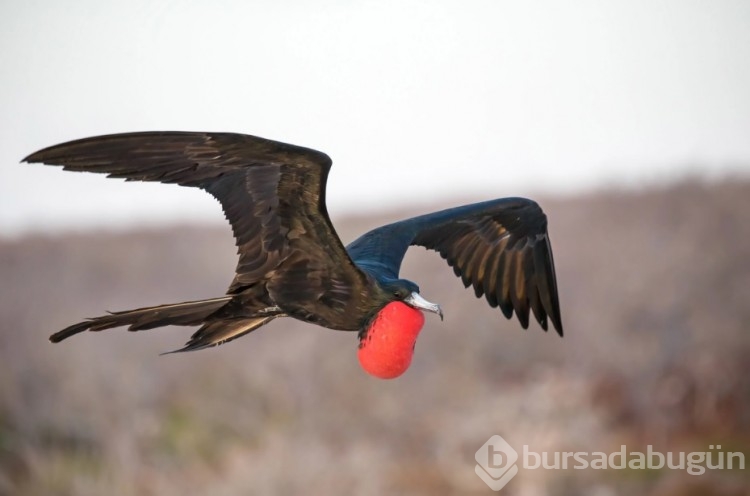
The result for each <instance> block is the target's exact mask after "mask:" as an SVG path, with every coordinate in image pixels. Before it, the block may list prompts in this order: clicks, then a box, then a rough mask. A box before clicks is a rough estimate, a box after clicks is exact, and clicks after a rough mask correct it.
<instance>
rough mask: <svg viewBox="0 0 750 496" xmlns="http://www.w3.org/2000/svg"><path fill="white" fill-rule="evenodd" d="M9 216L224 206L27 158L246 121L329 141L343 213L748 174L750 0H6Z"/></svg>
mask: <svg viewBox="0 0 750 496" xmlns="http://www.w3.org/2000/svg"><path fill="white" fill-rule="evenodd" d="M0 67H1V68H2V75H1V76H0V131H1V133H2V134H1V135H0V136H2V138H0V139H2V142H1V144H2V146H1V147H0V236H9V235H10V236H17V235H19V234H22V233H27V232H39V231H45V232H49V231H56V232H57V231H60V230H65V229H90V228H96V227H107V228H111V229H121V228H127V227H131V226H135V225H142V224H148V225H153V224H154V223H165V222H170V221H175V220H179V221H183V222H186V221H190V220H198V221H202V222H206V221H209V220H215V221H216V222H221V221H222V215H221V212H220V209H219V206H218V204H217V203H216V202H215V201H214V200H213V199H211V198H210V197H209V196H208V195H207V194H205V193H203V192H200V191H196V190H190V189H188V188H180V187H177V186H164V185H153V184H149V185H142V184H137V183H127V184H126V183H124V182H122V181H119V180H111V179H105V178H104V176H98V175H93V174H80V173H71V172H64V171H61V170H59V169H56V168H54V167H48V166H42V165H38V164H35V165H29V164H19V161H20V159H21V158H23V157H24V156H26V155H28V154H29V153H31V152H33V151H35V150H37V149H39V148H42V147H45V146H49V145H52V144H56V143H59V142H62V141H67V140H71V139H77V138H82V137H86V136H92V135H97V134H107V133H113V132H126V131H144V130H194V131H234V132H241V133H247V134H254V135H258V136H263V137H266V138H271V139H275V140H279V141H286V142H289V143H294V144H299V145H303V146H307V147H311V148H315V149H319V150H321V151H324V152H326V153H328V154H329V155H330V156H331V157H332V159H333V161H334V166H333V169H332V171H331V175H330V178H329V187H328V203H329V211H330V212H331V215H332V216H333V217H334V218H335V217H337V216H338V217H340V216H343V215H345V214H347V213H349V212H362V211H366V210H371V209H375V208H383V209H385V210H389V211H392V210H393V209H394V208H398V207H399V206H400V205H404V204H415V203H434V202H435V199H436V198H438V197H445V198H457V199H458V198H460V199H467V198H475V199H477V200H480V199H488V198H495V197H500V196H533V195H535V194H539V193H556V194H571V193H575V192H579V191H585V190H589V189H592V188H596V187H602V186H608V185H614V184H627V185H629V186H633V185H638V184H648V183H653V182H655V181H659V182H661V181H663V180H668V179H670V178H675V177H680V176H684V175H686V174H693V175H695V174H697V175H700V176H706V177H722V176H726V175H728V174H742V175H744V176H750V2H748V1H747V0H737V1H721V0H710V1H709V0H702V1H692V0H669V1H653V0H649V1H632V0H627V1H621V0H614V1H606V2H601V1H594V0H592V1H566V2H559V1H536V2H534V1H530V2H509V1H500V0H491V1H489V0H488V1H455V2H448V1H439V0H434V1H419V2H417V1H405V0H400V1H355V0H323V1H316V2H304V1H301V0H299V1H286V2H281V1H239V0H238V1H230V0H219V1H208V0H206V1H202V2H201V1H178V0H156V1H146V0H130V1H126V2H102V1H98V0H97V1H94V0H79V1H76V2H53V1H41V0H40V1H28V0H27V1H22V0H15V1H14V0H11V1H4V2H2V3H0Z"/></svg>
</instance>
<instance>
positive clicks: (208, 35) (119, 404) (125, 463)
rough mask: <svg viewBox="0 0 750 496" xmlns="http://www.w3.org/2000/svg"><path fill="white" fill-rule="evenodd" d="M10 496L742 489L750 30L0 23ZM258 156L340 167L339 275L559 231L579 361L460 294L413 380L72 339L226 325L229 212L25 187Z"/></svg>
mask: <svg viewBox="0 0 750 496" xmlns="http://www.w3.org/2000/svg"><path fill="white" fill-rule="evenodd" d="M0 28H1V29H0V66H1V67H3V75H2V77H0V108H1V109H2V112H0V131H2V132H1V133H0V142H1V144H2V146H0V494H28V495H37V494H75V495H79V494H80V495H99V494H112V495H136V494H137V495H142V494H145V495H149V494H153V495H157V494H158V495H167V496H169V495H181V494H203V493H206V492H209V491H210V492H211V494H219V495H223V494H226V495H230V494H299V493H301V492H305V493H307V494H324V495H329V494H373V495H377V494H425V495H428V494H429V495H434V494H492V491H491V490H490V489H489V488H488V487H487V486H485V485H484V483H483V482H482V481H481V480H480V479H479V478H478V477H477V476H476V475H475V474H474V465H475V463H476V462H475V460H474V453H475V452H476V450H477V449H478V448H479V447H480V446H482V445H483V444H484V442H485V441H486V440H487V439H488V438H489V437H490V436H492V435H494V434H500V435H502V436H503V437H504V438H505V439H506V440H507V441H508V442H509V443H510V444H511V445H512V446H514V447H515V448H516V449H517V450H519V451H520V449H521V447H522V446H523V445H528V446H529V449H530V450H532V451H537V452H545V451H547V452H553V451H589V452H593V451H603V452H607V453H609V452H613V451H619V449H620V445H622V444H625V445H626V446H627V447H628V450H630V451H645V449H646V446H647V445H652V446H653V447H654V449H655V450H661V451H663V452H666V451H673V452H679V451H685V452H689V451H708V450H709V445H721V446H722V447H723V449H724V450H726V451H738V452H743V453H745V455H746V458H747V457H748V456H750V362H748V360H747V356H748V353H749V352H750V337H749V336H748V332H747V330H748V327H750V307H749V306H748V302H750V222H749V220H750V219H749V217H750V214H748V212H750V139H748V137H750V92H748V90H747V88H750V5H748V4H747V2H744V1H722V0H720V1H715V2H699V1H678V0H672V1H662V2H645V1H628V2H625V1H619V0H618V1H613V2H607V3H603V2H584V1H574V2H565V3H559V2H551V1H550V2H547V1H541V2H533V3H531V2H525V3H518V4H511V3H509V2H499V1H484V2H483V1H475V2H470V3H466V2H461V3H459V2H448V1H434V2H410V1H407V2H403V1H402V2H365V1H361V2H360V1H357V2H348V1H347V2H345V1H342V0H327V1H326V0H324V1H320V2H315V4H312V3H310V2H294V1H292V2H286V3H284V4H280V3H278V2H271V1H249V2H239V1H229V0H226V1H217V2H211V3H209V2H199V1H191V2H175V1H167V0H158V1H153V2H146V1H143V0H135V1H130V2H111V3H102V2H94V1H89V0H84V1H80V2H76V3H75V4H74V5H64V4H59V3H54V2H46V1H36V2H13V1H10V2H3V3H2V4H0ZM136 130H211V131H235V132H242V133H248V134H254V135H259V136H263V137H267V138H271V139H276V140H280V141H286V142H290V143H295V144H300V145H304V146H308V147H312V148H316V149H319V150H322V151H325V152H326V153H328V154H329V155H330V156H331V157H332V158H333V160H334V168H333V170H332V173H331V176H330V179H329V188H328V202H329V211H330V213H331V216H332V218H333V221H334V224H335V225H336V226H337V228H338V229H339V232H340V234H341V237H342V238H343V239H344V241H345V242H349V241H351V240H353V239H354V238H355V237H356V236H358V235H359V234H361V233H362V232H364V231H366V230H367V229H370V228H372V227H375V226H377V225H380V224H382V223H385V222H388V221H393V220H397V219H399V218H403V217H407V216H410V215H413V214H418V213H423V212H425V211H429V210H431V209H437V208H443V207H447V206H452V205H455V204H459V203H464V202H470V201H479V200H482V199H488V198H495V197H500V196H528V197H532V198H534V199H536V200H537V201H539V203H540V204H541V205H542V207H543V208H544V209H545V211H546V212H547V215H548V218H549V222H550V227H549V228H550V234H551V239H552V243H553V248H554V250H555V262H556V265H557V271H558V281H559V285H560V292H561V295H560V296H561V303H562V312H563V320H564V323H565V329H566V336H565V338H564V339H560V338H558V337H557V336H555V335H554V334H546V333H544V332H543V331H542V330H541V329H540V328H539V327H538V326H536V325H535V324H532V325H531V326H530V328H529V330H528V331H523V330H522V329H521V328H520V325H519V324H518V323H517V321H515V320H514V321H506V320H505V319H504V318H503V317H502V315H501V314H500V312H498V311H497V310H493V309H491V308H489V306H488V305H486V303H484V302H483V301H480V300H476V299H475V298H474V296H473V294H472V292H471V291H467V290H464V289H463V287H462V285H461V283H460V281H459V280H458V279H456V278H455V277H454V275H453V273H452V270H451V269H450V268H448V267H447V265H445V263H444V262H443V261H442V260H441V259H440V258H439V256H437V255H436V254H434V253H427V252H425V251H424V250H422V249H420V248H415V249H413V250H412V251H411V252H410V253H409V254H408V255H407V260H406V263H405V265H404V267H403V271H402V273H403V274H404V275H405V276H406V277H408V278H410V279H412V280H415V281H418V282H419V284H420V286H421V288H422V292H423V294H424V296H425V297H427V298H428V299H430V300H432V301H438V302H440V303H441V304H442V305H443V308H444V311H445V313H446V320H445V322H442V323H441V322H439V321H438V320H437V319H430V318H428V319H427V324H426V326H425V330H424V331H423V333H422V335H421V336H420V340H419V343H418V345H417V352H416V355H415V358H414V362H413V365H412V367H411V369H410V370H409V371H408V372H407V373H406V374H405V375H404V376H402V377H401V378H399V379H396V380H393V381H381V380H377V379H374V378H371V377H369V376H367V375H366V374H365V373H364V372H362V371H361V370H360V369H359V365H358V363H357V360H356V345H357V342H356V337H355V336H354V335H352V334H349V333H338V332H333V331H328V330H325V329H320V328H315V327H311V326H306V325H302V324H300V325H297V324H295V323H294V322H290V321H284V322H282V321H277V322H274V323H273V324H271V325H270V326H268V327H266V328H264V329H263V330H262V331H260V332H258V333H255V334H253V335H251V336H248V337H245V338H243V339H241V340H239V341H236V342H233V343H232V344H231V345H228V346H222V347H219V348H216V349H211V350H207V351H201V352H198V353H190V354H182V355H173V356H167V357H159V356H158V353H159V352H162V351H167V350H171V349H174V348H177V347H179V346H180V345H181V344H182V343H183V342H184V341H186V340H187V338H188V337H189V335H190V334H191V332H192V330H191V329H185V328H167V329H163V330H155V331H151V332H144V333H138V335H133V334H131V333H128V332H125V331H123V330H114V331H109V332H105V333H101V334H88V335H83V336H80V337H77V338H76V339H72V340H70V341H66V342H64V343H62V344H60V345H57V346H52V345H51V344H49V343H48V342H47V337H48V335H49V334H51V333H52V332H54V331H57V330H59V329H61V328H62V327H64V326H66V325H68V324H70V323H73V322H76V321H78V320H80V319H81V318H83V317H87V316H96V315H99V314H101V313H102V312H103V311H104V310H123V309H129V308H135V307H138V306H145V305H152V304H159V303H170V302H177V301H182V300H186V299H199V298H206V297H212V296H217V295H219V294H222V293H223V292H224V291H225V290H226V287H227V285H228V283H229V281H230V279H231V274H232V271H233V269H234V265H235V248H234V246H233V240H232V238H231V234H230V231H229V228H228V226H225V225H224V223H223V216H222V214H221V209H220V207H219V205H218V204H217V203H216V202H215V201H214V200H213V199H212V198H211V197H210V196H209V195H207V194H205V193H202V192H200V191H193V190H189V189H187V188H179V187H174V186H165V185H156V184H137V183H129V184H127V185H126V184H125V183H123V182H122V181H116V180H107V179H106V178H104V177H101V176H95V175H85V174H73V173H69V172H63V171H61V170H58V169H56V168H53V167H45V166H40V165H28V164H19V161H20V160H21V159H22V158H23V157H24V156H26V155H28V154H29V153H31V152H33V151H35V150H37V149H39V148H42V147H45V146H49V145H52V144H56V143H59V142H62V141H66V140H70V139H76V138H81V137H86V136H91V135H97V134H106V133H113V132H125V131H136ZM502 494H516V495H568V494H571V495H573V494H591V495H620V494H653V495H679V494H696V495H698V494H721V495H735V494H737V495H746V494H750V478H749V477H748V475H747V470H744V471H740V470H732V471H728V470H724V471H718V470H715V471H708V472H707V473H706V474H704V475H700V476H694V475H689V474H687V473H686V472H685V471H680V470H668V469H661V470H606V471H601V470H567V471H563V470H543V469H539V470H524V469H523V468H521V469H520V471H519V474H518V475H517V476H516V477H515V478H514V479H513V480H512V481H511V482H510V483H509V484H508V485H507V486H506V487H505V488H504V489H502Z"/></svg>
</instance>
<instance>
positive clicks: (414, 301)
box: [404, 292, 443, 320]
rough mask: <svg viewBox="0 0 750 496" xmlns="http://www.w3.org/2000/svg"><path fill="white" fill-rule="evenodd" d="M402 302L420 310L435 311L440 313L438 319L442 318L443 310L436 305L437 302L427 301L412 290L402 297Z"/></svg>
mask: <svg viewBox="0 0 750 496" xmlns="http://www.w3.org/2000/svg"><path fill="white" fill-rule="evenodd" d="M404 303H408V304H409V305H411V306H413V307H414V308H418V309H420V310H425V311H427V312H432V313H436V314H438V315H440V320H443V310H442V309H441V308H440V305H438V304H437V303H430V302H429V301H427V300H425V299H424V298H422V296H421V295H420V294H419V293H417V292H413V293H412V294H410V295H409V296H407V297H406V298H404Z"/></svg>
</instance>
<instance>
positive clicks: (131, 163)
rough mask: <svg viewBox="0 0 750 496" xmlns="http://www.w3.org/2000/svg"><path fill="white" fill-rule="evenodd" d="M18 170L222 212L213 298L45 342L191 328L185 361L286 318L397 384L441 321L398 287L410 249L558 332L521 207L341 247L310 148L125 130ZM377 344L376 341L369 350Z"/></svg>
mask: <svg viewBox="0 0 750 496" xmlns="http://www.w3.org/2000/svg"><path fill="white" fill-rule="evenodd" d="M24 161H25V162H37V163H44V164H49V165H59V166H62V167H63V168H64V169H66V170H71V171H84V172H98V173H105V174H108V176H109V177H113V178H124V179H125V180H126V181H157V182H162V183H176V184H179V185H181V186H189V187H196V188H201V189H203V190H205V191H207V192H208V193H210V194H211V195H213V196H214V197H215V198H216V199H217V200H218V201H219V202H220V203H221V206H222V208H223V211H224V214H225V216H226V218H227V220H228V221H229V223H230V224H231V227H232V230H233V233H234V237H235V239H236V244H237V248H238V254H239V262H238V264H237V269H236V273H235V275H234V279H233V280H232V282H231V284H230V285H229V289H228V290H227V292H226V294H225V295H223V296H220V297H218V298H211V299H207V300H200V301H188V302H183V303H176V304H168V305H158V306H153V307H147V308H138V309H135V310H128V311H120V312H112V313H109V314H108V315H103V316H100V317H95V318H89V319H86V320H84V321H83V322H80V323H77V324H74V325H71V326H69V327H66V328H65V329H63V330H61V331H59V332H56V333H55V334H53V335H52V336H51V337H50V340H51V341H52V342H55V343H57V342H59V341H62V340H64V339H66V338H68V337H70V336H73V335H74V334H78V333H80V332H82V331H87V330H88V331H101V330H104V329H109V328H114V327H120V326H128V329H129V330H130V331H141V330H146V329H153V328H156V327H162V326H166V325H180V326H200V328H199V329H198V330H197V331H196V332H195V333H194V334H193V335H192V337H191V338H190V340H189V341H188V342H187V344H186V345H185V346H184V347H183V348H181V349H179V350H175V351H194V350H201V349H204V348H208V347H211V346H216V345H219V344H221V343H226V342H228V341H232V340H234V339H236V338H239V337H241V336H244V335H245V334H248V333H249V332H251V331H254V330H255V329H258V328H259V327H261V326H263V325H265V324H268V323H269V322H271V321H272V320H274V319H277V318H279V317H293V318H295V319H299V320H302V321H305V322H310V323H313V324H317V325H319V326H322V327H327V328H330V329H337V330H345V331H357V332H358V333H359V334H358V335H359V338H360V344H359V349H360V351H359V353H360V362H361V363H362V364H363V366H364V367H365V368H366V369H367V370H369V371H370V372H373V373H374V374H375V375H380V376H382V377H388V376H395V375H399V374H400V373H401V372H403V371H404V370H405V369H406V367H408V366H409V363H410V361H411V355H412V350H413V347H414V342H415V340H416V334H417V333H418V332H419V330H420V329H421V328H422V325H423V323H424V317H423V315H422V313H421V311H422V310H423V311H428V312H433V313H436V314H439V315H440V317H441V319H442V310H441V308H440V306H439V305H437V304H434V303H430V302H429V301H427V300H426V299H425V298H423V297H422V296H421V295H420V293H419V287H418V286H417V284H415V283H414V282H412V281H409V280H407V279H403V278H400V277H399V270H400V266H401V262H402V259H403V257H404V255H405V253H406V250H407V249H408V248H409V247H410V246H422V247H424V248H427V249H430V250H434V251H437V252H438V253H439V254H440V255H441V256H442V257H443V258H444V259H446V260H447V262H448V264H450V265H451V266H452V267H453V270H454V272H455V274H456V275H457V276H459V277H460V278H461V280H462V282H463V284H464V286H466V287H469V286H472V287H473V289H474V293H475V294H476V296H477V297H478V298H480V297H481V296H482V295H484V297H485V298H486V300H487V302H488V303H489V304H490V306H492V307H499V308H500V310H501V311H502V313H503V314H504V315H505V317H506V318H509V319H510V318H511V317H512V315H513V313H514V312H515V314H516V316H517V318H518V320H519V321H520V323H521V326H522V327H523V328H524V329H526V328H527V327H528V325H529V313H530V311H531V312H533V315H534V317H535V318H536V320H537V321H538V322H539V324H540V325H541V327H542V328H543V329H544V330H545V331H546V330H547V327H548V322H551V323H552V325H553V326H554V328H555V330H556V331H557V332H558V334H559V335H560V336H562V334H563V327H562V321H561V318H560V305H559V301H558V294H557V283H556V278H555V268H554V262H553V257H552V249H551V246H550V241H549V236H548V234H547V218H546V216H545V214H544V212H543V211H542V209H541V208H540V207H539V205H538V204H537V203H536V202H534V201H532V200H528V199H524V198H501V199H496V200H490V201H485V202H481V203H475V204H471V205H464V206H460V207H456V208H450V209H447V210H441V211H439V212H434V213H430V214H426V215H421V216H418V217H413V218H409V219H406V220H402V221H399V222H394V223H392V224H388V225H384V226H381V227H378V228H376V229H373V230H371V231H369V232H367V233H365V234H364V235H362V236H361V237H360V238H358V239H356V240H355V241H354V242H352V243H351V244H349V245H348V246H346V247H344V245H343V243H342V241H341V240H340V239H339V237H338V235H337V234H336V231H335V229H334V227H333V225H332V223H331V220H330V218H329V216H328V213H327V210H326V201H325V197H326V180H327V178H328V173H329V171H330V168H331V159H330V158H329V157H328V156H327V155H326V154H324V153H322V152H319V151H316V150H312V149H309V148H304V147H300V146H295V145H290V144H286V143H281V142H277V141H271V140H268V139H264V138H259V137H255V136H249V135H243V134H235V133H212V132H137V133H124V134H113V135H105V136H96V137H91V138H85V139H81V140H76V141H70V142H67V143H62V144H59V145H56V146H52V147H49V148H45V149H43V150H40V151H38V152H36V153H33V154H31V155H29V156H28V157H26V158H25V159H24ZM376 335H377V336H380V337H382V340H377V339H376V344H372V343H373V336H376ZM368 346H369V347H370V348H371V349H372V350H373V351H372V352H371V353H370V354H369V355H368V352H367V350H368ZM384 356H385V357H390V358H383V357H384ZM394 356H395V357H396V358H393V357H394ZM383 360H385V361H388V360H391V362H393V361H394V360H395V362H394V363H395V365H394V364H393V363H391V364H387V363H386V364H385V365H383V364H382V363H380V362H382V361H383ZM381 365H382V367H381ZM378 367H381V369H382V370H378ZM383 367H384V368H383ZM389 367H390V368H389ZM394 367H395V368H394Z"/></svg>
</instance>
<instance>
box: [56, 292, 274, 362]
mask: <svg viewBox="0 0 750 496" xmlns="http://www.w3.org/2000/svg"><path fill="white" fill-rule="evenodd" d="M231 299H232V296H222V297H220V298H212V299H210V300H200V301H186V302H183V303H174V304H171V305H159V306H155V307H146V308H137V309H135V310H126V311H124V312H111V313H109V315H103V316H101V317H94V318H91V319H87V320H85V321H83V322H79V323H78V324H73V325H72V326H70V327H66V328H65V329H63V330H62V331H59V332H56V333H54V334H53V335H52V336H50V338H49V340H50V341H52V342H53V343H59V342H60V341H62V340H63V339H67V338H69V337H70V336H73V335H75V334H78V333H79V332H83V331H103V330H104V329H111V328H113V327H121V326H128V330H129V331H144V330H146V329H154V328H156V327H163V326H167V325H179V326H194V325H200V326H201V328H200V329H198V330H197V331H196V332H195V333H194V334H193V335H192V337H191V338H190V341H188V343H187V345H186V346H185V347H184V348H182V349H179V350H176V351H193V350H202V349H204V348H209V347H211V346H216V345H218V344H221V343H226V342H227V341H231V340H233V339H236V338H238V337H240V336H244V335H245V334H247V333H249V332H251V331H253V330H255V329H257V328H258V327H260V326H262V325H264V324H267V323H268V322H270V321H271V320H273V319H275V318H276V317H281V316H282V315H283V314H282V313H281V311H280V310H278V308H277V307H273V308H270V309H265V310H264V312H263V313H262V315H258V316H257V317H247V316H244V317H238V318H228V319H227V318H214V319H212V318H211V317H212V315H213V314H214V313H216V312H217V311H218V310H220V309H221V308H222V307H223V306H224V305H226V304H227V303H229V301H230V300H231ZM171 353H174V352H171Z"/></svg>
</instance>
